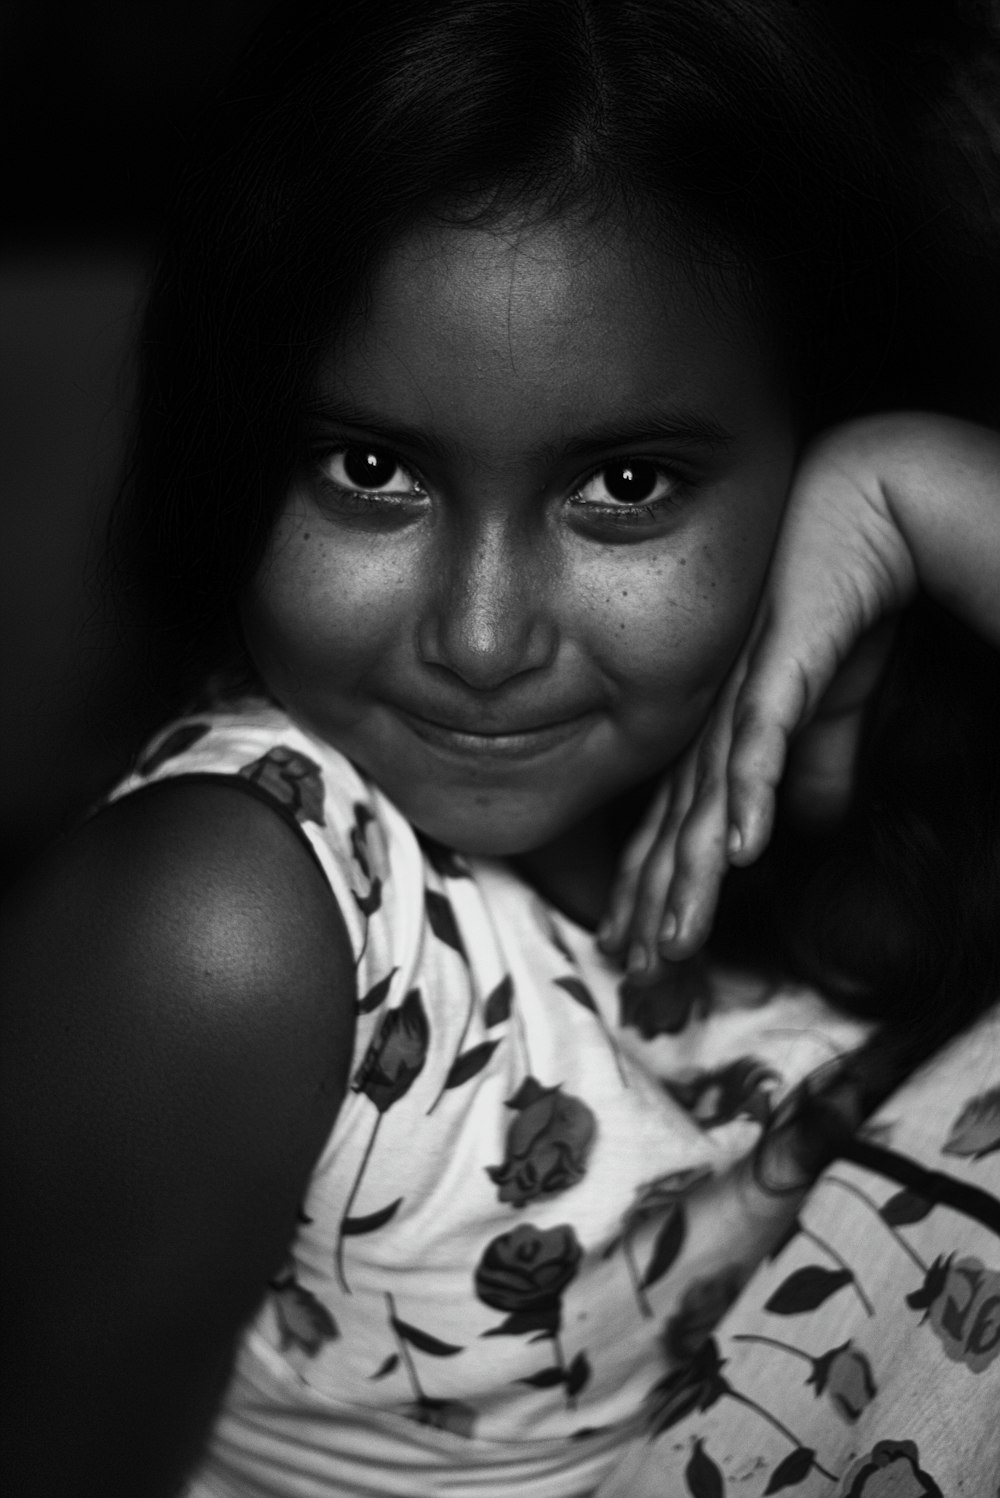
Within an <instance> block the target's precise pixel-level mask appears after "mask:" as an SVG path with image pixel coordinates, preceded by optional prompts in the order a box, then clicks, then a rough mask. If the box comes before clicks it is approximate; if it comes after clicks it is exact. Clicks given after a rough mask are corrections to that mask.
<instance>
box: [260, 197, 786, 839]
mask: <svg viewBox="0 0 1000 1498" xmlns="http://www.w3.org/2000/svg"><path fill="white" fill-rule="evenodd" d="M720 305H726V306H728V303H720ZM773 366H774V361H773V352H772V351H771V349H770V347H769V345H768V344H767V342H766V340H765V339H763V338H762V337H761V336H760V330H759V329H758V328H756V327H755V325H754V322H753V320H752V318H751V317H750V315H749V313H748V314H746V315H745V316H740V315H739V314H733V313H727V316H726V320H725V323H723V317H722V314H721V312H720V310H719V306H716V307H715V308H714V310H713V309H712V308H709V307H708V306H707V303H706V299H705V297H704V293H701V294H699V292H698V291H697V290H696V289H695V287H694V286H693V284H692V282H691V279H690V277H689V276H688V275H687V274H686V273H685V272H684V271H683V269H682V268H681V266H680V264H679V263H675V262H673V261H672V260H671V259H670V258H668V257H665V256H663V255H657V256H656V257H655V258H654V257H653V256H652V255H651V253H649V252H646V251H640V250H639V249H638V248H637V247H635V246H634V245H630V243H629V242H628V241H627V240H626V239H625V238H624V236H621V237H615V236H613V235H611V234H609V233H608V232H607V231H606V230H604V231H602V230H600V229H597V228H591V229H586V228H582V227H577V226H572V225H568V224H563V223H556V224H550V225H545V226H541V227H531V228H525V227H521V226H518V225H516V224H515V225H511V226H509V227H507V228H504V227H501V228H498V229H492V230H486V229H482V228H468V227H460V226H459V227H445V226H439V225H434V226H428V227H426V228H422V229H420V230H418V231H414V232H413V233H412V234H411V235H410V236H409V237H408V238H407V239H405V240H404V241H403V242H402V243H400V244H399V245H398V246H397V247H396V248H395V250H394V251H393V253H392V254H391V255H390V256H389V257H388V259H387V260H386V261H385V263H384V264H383V266H382V268H381V270H380V272H379V273H378V274H377V276H376V278H375V280H374V284H373V287H372V295H371V299H370V303H369V304H368V306H367V307H366V311H365V317H364V320H363V321H359V323H358V324H357V326H356V327H355V328H353V329H352V330H351V331H350V332H349V333H348V334H347V335H345V336H344V337H343V338H341V339H340V340H339V341H338V342H337V343H336V344H335V346H334V347H333V349H332V350H331V353H330V356H329V359H328V360H327V363H326V366H325V369H324V372H323V376H322V380H321V386H320V391H319V400H318V403H317V411H318V412H319V413H320V414H319V415H318V416H317V418H316V420H315V422H314V425H313V433H312V457H311V458H310V460H309V462H308V463H307V465H306V467H305V469H304V470H303V471H302V472H301V473H300V475H299V476H298V478H297V479H296V481H295V483H294V484H293V486H292V489H291V491H290V493H289V494H288V496H287V500H286V503H285V505H284V509H283V511H282V513H281V515H280V518H279V520H278V523H277V525H276V527H275V530H274V533H273V535H272V538H271V541H270V545H269V548H268V551H267V554H266V557H265V561H264V564H263V566H262V567H261V569H260V571H259V573H258V575H257V577H256V579H255V582H254V584H253V585H252V587H251V589H250V592H249V595H248V597H247V599H246V601H245V607H244V631H245V636H246V639H247V643H248V646H249V648H250V651H251V654H252V656H253V659H254V661H255V663H256V665H257V668H258V670H259V672H260V674H261V676H262V678H263V680H264V681H265V682H266V683H267V685H268V686H269V687H270V689H271V691H272V692H273V693H274V695H275V696H276V697H277V698H278V699H279V700H280V701H281V702H282V703H284V705H285V706H286V707H287V709H288V710H289V712H290V713H291V714H292V715H293V716H294V717H295V718H296V719H297V720H298V721H299V722H301V723H302V724H303V726H305V727H306V728H308V729H310V730H312V731H313V732H315V733H317V734H318V735H319V736H321V737H322V738H324V739H325V740H327V741H328V742H329V743H331V744H333V745H334V746H336V747H337V748H338V749H340V750H342V751H343V752H344V753H345V754H347V755H348V756H349V757H350V758H351V759H352V760H354V761H355V763H356V764H358V765H359V766H360V768H361V769H362V770H364V771H365V772H366V773H368V774H369V775H370V776H371V777H372V778H373V779H374V780H375V781H376V782H377V783H378V784H379V785H380V786H381V787H382V789H383V790H384V791H386V792H387V794H388V795H389V796H390V797H391V798H392V799H393V800H394V801H395V803H396V804H397V806H398V807H399V808H400V810H401V811H402V812H403V813H404V815H405V816H406V817H407V818H408V819H409V820H410V821H411V822H412V823H413V824H414V825H415V826H417V827H418V828H420V829H421V830H422V831H424V832H426V833H428V834H429V835H430V836H432V837H434V838H436V839H438V840H439V841H440V842H443V843H445V844H447V845H449V846H451V847H454V848H457V849H459V850H462V851H465V852H471V853H482V854H501V855H502V854H515V853H523V852H527V851H529V850H532V849H538V848H542V847H544V846H545V845H547V844H549V843H551V842H553V841H554V840H555V839H556V838H558V837H559V836H560V835H561V834H562V833H564V832H566V831H567V830H569V829H571V828H572V827H574V826H575V825H576V824H578V823H579V822H581V821H582V820H583V819H584V818H585V817H586V816H587V815H588V814H589V813H590V812H592V811H593V810H594V809H595V808H596V807H598V806H600V805H602V804H603V803H605V802H607V801H609V800H610V799H611V798H613V797H614V796H615V795H617V794H618V793H619V792H621V791H623V790H625V789H627V788H629V787H631V786H634V785H636V784H637V783H639V782H640V781H642V780H644V779H646V778H647V777H648V776H650V775H651V774H653V773H655V772H656V771H658V770H659V769H660V768H661V767H663V766H665V765H666V764H668V763H669V762H670V761H671V760H672V759H673V758H674V757H675V756H676V755H677V754H678V753H679V752H680V751H681V749H683V747H684V745H685V744H686V743H687V742H688V740H689V739H690V738H691V736H692V734H693V733H694V732H695V731H696V729H697V728H698V726H699V724H700V723H701V721H702V719H703V718H704V716H705V713H706V711H707V709H708V707H709V705H710V703H711V700H712V697H713V695H714V693H715V691H716V690H717V688H718V687H719V685H720V683H721V681H722V679H723V677H724V675H725V673H726V670H727V667H728V666H729V665H730V663H731V662H732V659H733V657H734V655H735V653H736V651H737V649H738V648H739V645H740V643H741V641H742V639H743V637H744V635H745V633H746V630H747V628H748V625H749V622H750V618H751V615H752V612H753V607H754V604H755V601H756V598H757V595H758V592H759V589H760V586H761V583H762V581H763V577H764V573H765V570H766V567H767V562H768V559H769V556H770V552H771V548H772V545H773V543H774V539H775V535H776V531H777V526H778V522H779V519H780V515H781V510H782V505H783V502H784V497H785V493H786V490H787V486H788V481H789V477H790V473H791V468H792V462H793V456H794V443H793V433H792V425H791V420H790V417H789V414H788V406H787V401H786V399H785V396H784V393H783V391H782V388H781V385H780V383H779V381H778V378H777V376H776V374H775V371H774V367H773Z"/></svg>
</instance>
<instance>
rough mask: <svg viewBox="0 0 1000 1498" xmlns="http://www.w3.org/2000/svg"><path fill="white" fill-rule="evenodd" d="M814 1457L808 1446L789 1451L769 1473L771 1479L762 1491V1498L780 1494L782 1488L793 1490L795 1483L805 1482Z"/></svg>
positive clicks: (813, 1452)
mask: <svg viewBox="0 0 1000 1498" xmlns="http://www.w3.org/2000/svg"><path fill="white" fill-rule="evenodd" d="M815 1455H816V1453H815V1451H810V1449H809V1447H808V1446H797V1447H796V1448H795V1450H794V1451H790V1452H789V1453H788V1455H787V1456H786V1457H785V1459H784V1461H780V1462H779V1463H778V1465H777V1466H776V1467H775V1469H774V1471H773V1472H772V1473H771V1479H770V1481H769V1483H768V1485H767V1487H766V1488H765V1489H764V1498H767V1495H768V1493H780V1492H781V1490H782V1488H793V1487H795V1486H796V1484H797V1483H800V1482H805V1480H806V1478H807V1477H808V1476H809V1473H810V1472H811V1471H812V1465H813V1458H814V1457H815Z"/></svg>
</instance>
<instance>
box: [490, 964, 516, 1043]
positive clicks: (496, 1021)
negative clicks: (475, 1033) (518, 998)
mask: <svg viewBox="0 0 1000 1498" xmlns="http://www.w3.org/2000/svg"><path fill="white" fill-rule="evenodd" d="M513 999H514V982H513V979H512V978H511V977H510V974H509V973H508V974H507V975H506V976H505V977H503V978H501V979H500V982H499V983H498V984H497V986H496V988H494V989H493V991H492V993H490V995H489V996H488V998H487V1000H486V1007H485V1010H484V1013H483V1019H484V1023H485V1025H486V1028H487V1030H492V1029H493V1026H494V1025H502V1024H503V1022H504V1020H507V1019H510V1011H511V1005H512V1003H513Z"/></svg>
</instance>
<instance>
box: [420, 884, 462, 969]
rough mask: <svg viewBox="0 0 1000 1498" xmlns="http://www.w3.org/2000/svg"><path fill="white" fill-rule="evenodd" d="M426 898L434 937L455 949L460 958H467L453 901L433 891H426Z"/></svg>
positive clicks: (428, 918)
mask: <svg viewBox="0 0 1000 1498" xmlns="http://www.w3.org/2000/svg"><path fill="white" fill-rule="evenodd" d="M424 897H425V900H426V903H427V920H428V922H429V923H430V928H431V930H432V931H433V932H434V935H435V936H436V937H437V938H438V940H439V941H443V942H445V943H446V944H447V945H448V946H449V947H451V948H453V949H454V951H456V952H457V953H458V955H459V956H460V957H465V947H464V946H463V944H462V938H461V935H460V934H459V930H458V925H457V923H456V921H455V912H454V910H452V908H451V901H450V900H449V899H448V898H447V896H445V895H439V894H438V893H437V891H436V890H433V889H428V890H425V891H424Z"/></svg>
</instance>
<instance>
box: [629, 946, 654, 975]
mask: <svg viewBox="0 0 1000 1498" xmlns="http://www.w3.org/2000/svg"><path fill="white" fill-rule="evenodd" d="M625 966H626V967H627V968H628V970H629V973H631V974H634V976H635V977H639V976H640V975H641V974H642V973H644V972H645V971H646V969H647V968H648V967H649V954H648V953H647V951H646V948H645V946H644V945H643V943H642V942H641V941H634V942H633V943H632V945H631V946H630V947H629V949H628V962H627V963H626V964H625Z"/></svg>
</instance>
